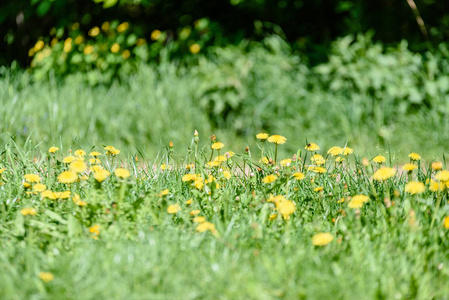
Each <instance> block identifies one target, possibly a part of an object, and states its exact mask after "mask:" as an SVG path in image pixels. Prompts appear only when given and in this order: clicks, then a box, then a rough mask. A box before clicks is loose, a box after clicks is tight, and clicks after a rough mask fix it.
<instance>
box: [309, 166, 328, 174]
mask: <svg viewBox="0 0 449 300" xmlns="http://www.w3.org/2000/svg"><path fill="white" fill-rule="evenodd" d="M312 171H313V172H315V173H320V174H323V173H326V172H327V170H326V169H325V168H323V167H314V168H313V169H312Z"/></svg>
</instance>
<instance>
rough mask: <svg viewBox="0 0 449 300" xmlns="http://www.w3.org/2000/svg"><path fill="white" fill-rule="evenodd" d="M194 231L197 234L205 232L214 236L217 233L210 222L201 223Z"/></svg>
mask: <svg viewBox="0 0 449 300" xmlns="http://www.w3.org/2000/svg"><path fill="white" fill-rule="evenodd" d="M195 230H196V231H198V232H205V231H208V230H209V231H210V232H211V233H212V234H215V233H217V229H215V225H214V224H212V223H210V222H207V221H206V222H203V223H200V224H199V225H198V226H197V227H196V229H195Z"/></svg>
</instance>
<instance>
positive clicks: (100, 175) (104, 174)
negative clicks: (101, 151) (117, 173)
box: [94, 170, 111, 182]
mask: <svg viewBox="0 0 449 300" xmlns="http://www.w3.org/2000/svg"><path fill="white" fill-rule="evenodd" d="M109 175H111V173H109V171H108V170H98V171H96V172H94V178H95V180H97V181H98V182H102V181H104V180H106V178H108V177H109Z"/></svg>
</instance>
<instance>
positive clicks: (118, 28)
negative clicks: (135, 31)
mask: <svg viewBox="0 0 449 300" xmlns="http://www.w3.org/2000/svg"><path fill="white" fill-rule="evenodd" d="M128 27H129V23H128V22H123V23H122V24H120V25H119V26H117V31H118V32H123V31H125V30H126V29H128Z"/></svg>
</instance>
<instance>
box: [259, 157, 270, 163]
mask: <svg viewBox="0 0 449 300" xmlns="http://www.w3.org/2000/svg"><path fill="white" fill-rule="evenodd" d="M261 162H262V163H263V164H265V165H268V163H269V160H268V158H267V157H266V156H264V157H262V159H261Z"/></svg>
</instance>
